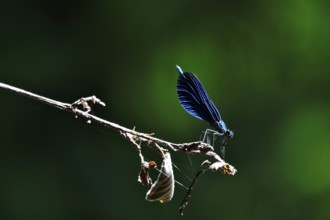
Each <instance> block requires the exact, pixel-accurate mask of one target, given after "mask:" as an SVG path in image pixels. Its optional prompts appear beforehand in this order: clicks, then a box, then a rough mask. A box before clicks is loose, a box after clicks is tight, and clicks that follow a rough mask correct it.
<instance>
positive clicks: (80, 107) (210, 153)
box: [0, 83, 237, 208]
mask: <svg viewBox="0 0 330 220" xmlns="http://www.w3.org/2000/svg"><path fill="white" fill-rule="evenodd" d="M0 88H2V89H5V90H9V91H11V92H15V93H17V94H20V95H22V96H25V97H27V98H31V99H34V100H37V101H40V102H43V103H45V104H47V105H50V106H53V107H56V108H59V109H62V110H65V111H68V112H71V113H72V114H74V115H75V116H76V117H77V116H79V117H82V118H85V119H87V122H88V123H91V122H95V123H98V124H100V125H102V126H105V127H108V128H112V129H114V130H116V131H117V132H119V133H120V134H121V135H122V136H123V137H125V138H126V139H128V140H129V141H130V142H131V143H132V144H133V146H134V147H135V148H136V150H137V151H138V152H139V157H140V159H141V172H140V176H139V181H140V182H141V183H142V184H144V185H146V186H150V185H151V184H152V182H151V179H150V177H149V176H148V169H149V165H150V166H152V165H151V164H152V163H150V162H146V161H144V158H143V155H142V153H141V143H142V142H146V143H148V145H150V146H154V147H156V148H157V149H159V146H162V147H164V148H167V149H170V150H172V151H174V152H177V151H181V152H184V153H193V154H201V155H204V156H206V157H207V158H208V159H209V160H206V161H204V162H203V163H202V165H201V167H202V168H201V169H202V170H203V172H204V171H206V170H212V171H221V172H222V173H223V174H229V175H235V173H236V172H237V171H236V169H235V168H234V167H233V166H232V165H230V164H228V163H226V162H225V161H224V160H223V159H222V158H221V157H220V156H219V155H218V154H217V153H216V152H215V151H214V149H213V147H212V146H211V145H209V144H206V143H204V142H201V141H196V142H190V143H172V142H169V141H165V140H162V139H159V138H156V137H154V136H152V134H147V133H141V132H137V131H135V130H134V129H129V128H126V127H123V126H121V125H118V124H116V123H113V122H110V121H107V120H104V119H102V118H99V117H97V116H95V115H92V114H90V111H91V107H90V106H89V103H93V104H100V105H102V106H105V104H104V103H103V102H102V101H101V100H99V99H98V98H96V97H95V96H91V97H86V98H80V99H79V100H77V101H75V102H74V103H72V104H69V103H64V102H60V101H56V100H53V99H50V98H47V97H44V96H40V95H37V94H34V93H32V92H29V91H26V90H23V89H20V88H17V87H14V86H10V85H7V84H4V83H0ZM162 153H163V152H162ZM211 161H212V162H211ZM141 173H142V174H143V175H141ZM199 174H200V173H199ZM199 174H198V175H197V177H198V176H199ZM140 178H141V179H140ZM189 191H191V189H190V190H189ZM187 194H188V193H187ZM188 196H189V197H190V192H189V195H188ZM187 203H188V198H185V199H184V206H183V208H184V207H185V206H186V205H187Z"/></svg>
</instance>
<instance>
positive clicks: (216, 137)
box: [200, 129, 227, 159]
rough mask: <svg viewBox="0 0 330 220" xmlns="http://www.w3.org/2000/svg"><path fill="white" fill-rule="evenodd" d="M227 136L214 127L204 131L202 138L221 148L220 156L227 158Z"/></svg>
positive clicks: (205, 141) (203, 140)
mask: <svg viewBox="0 0 330 220" xmlns="http://www.w3.org/2000/svg"><path fill="white" fill-rule="evenodd" d="M226 139H227V138H226V137H225V135H224V134H222V133H219V132H217V131H215V130H212V129H206V130H205V131H203V132H202V134H201V138H200V140H201V141H202V142H204V143H207V144H209V145H212V146H213V147H215V148H219V149H220V156H221V158H222V159H225V147H226V144H227V143H226V142H227V141H226Z"/></svg>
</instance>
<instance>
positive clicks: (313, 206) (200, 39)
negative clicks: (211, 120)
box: [0, 0, 330, 220]
mask: <svg viewBox="0 0 330 220" xmlns="http://www.w3.org/2000/svg"><path fill="white" fill-rule="evenodd" d="M0 25H1V26H0V33H1V34H0V39H1V43H0V48H1V50H0V81H1V82H4V83H8V84H11V85H14V86H17V87H20V88H23V89H26V90H29V91H31V92H35V93H37V94H40V95H44V96H47V97H50V98H54V99H57V100H60V101H63V102H73V101H75V100H76V99H78V98H80V97H83V96H88V95H97V97H99V98H101V99H102V100H103V101H104V102H106V104H107V106H106V108H101V107H95V108H94V113H95V114H96V115H98V116H100V117H103V118H105V119H108V120H110V121H113V122H116V123H119V124H121V125H123V126H126V127H129V128H133V127H134V126H136V128H137V130H139V131H142V132H155V133H156V136H157V137H160V138H164V139H166V140H169V141H173V142H188V141H195V140H198V138H199V135H200V133H201V131H202V130H204V129H206V128H209V126H208V125H207V123H205V122H202V121H199V120H197V119H194V118H193V117H191V116H190V115H188V114H187V113H186V112H185V111H184V110H183V109H182V107H181V106H180V104H179V102H178V100H177V96H176V80H177V77H178V73H177V72H176V69H175V64H179V65H181V67H182V68H183V69H184V70H186V71H192V72H194V73H196V74H197V75H198V77H199V78H200V79H201V81H202V82H203V84H204V86H205V87H206V88H207V91H208V93H209V95H210V97H211V98H212V100H213V101H214V103H215V104H216V106H217V107H218V108H219V109H220V112H221V115H222V117H223V118H224V119H225V121H226V123H227V125H228V127H229V128H230V129H232V130H233V131H234V132H235V137H234V139H233V140H232V141H231V142H230V143H229V145H228V147H227V152H226V159H227V161H228V162H230V163H231V164H233V165H234V166H235V167H236V168H237V169H238V173H237V175H235V176H224V175H221V174H218V173H211V172H208V173H206V174H205V175H203V176H202V178H201V179H200V180H199V181H198V184H197V185H196V187H195V188H194V191H193V196H192V199H191V201H190V203H189V206H188V207H187V208H186V210H185V215H184V216H183V217H180V216H179V214H178V207H179V204H180V202H181V199H182V197H183V196H184V194H185V189H184V188H182V187H180V186H178V185H176V193H175V196H174V198H173V201H172V202H171V203H167V204H159V203H155V202H154V203H151V202H147V201H145V200H144V197H145V193H146V191H147V189H146V188H144V187H143V186H141V185H140V184H139V183H137V174H138V172H139V158H138V156H137V153H136V152H135V150H134V149H133V147H132V146H131V145H130V144H129V142H127V141H126V140H124V139H123V138H121V137H120V136H119V135H118V134H117V133H116V132H114V131H112V130H108V129H105V128H102V127H100V126H98V125H94V124H92V125H88V124H86V123H85V121H83V120H76V119H74V117H73V116H72V115H71V114H68V113H67V112H62V111H60V110H58V109H54V108H52V107H49V106H46V105H44V104H42V103H38V102H36V101H33V100H30V99H27V98H24V97H20V96H18V95H16V94H13V93H10V92H7V91H4V90H1V91H0V105H1V108H0V121H1V126H0V143H1V145H0V178H1V180H0V219H1V220H2V219H3V220H16V219H64V220H66V219H133V218H134V219H170V218H171V219H173V218H174V219H202V218H203V219H227V220H228V219H254V220H255V219H330V209H329V206H330V174H329V171H328V169H329V167H330V115H329V113H330V98H329V94H330V86H329V80H330V75H329V71H330V65H329V57H330V43H329V39H330V28H329V27H330V3H329V1H317V0H316V1H312V0H310V1H298V0H287V1H222V0H220V1H219V0H217V1H215V0H209V1H187V0H186V1H174V0H167V1H147V0H146V1H78V0H66V1H65V0H57V1H56V0H49V1H41V0H28V1H18V0H17V1H15V0H14V1H5V2H2V3H1V7H0ZM146 150H147V151H148V149H146ZM149 151H150V150H149ZM173 157H174V159H173V160H174V162H175V163H176V164H178V165H179V166H180V164H183V167H185V166H188V167H189V166H190V163H189V158H187V156H186V155H183V154H176V155H173ZM149 159H154V160H157V161H158V163H159V164H160V156H159V155H157V154H155V155H153V154H152V152H150V158H149ZM190 159H191V160H192V167H193V168H194V169H197V168H198V162H200V161H201V160H202V159H204V158H200V157H199V156H191V157H190ZM193 174H194V170H192V171H191V172H190V173H184V174H182V173H181V172H179V171H177V170H175V175H176V177H177V178H178V179H180V178H181V179H182V181H183V182H184V184H185V185H188V184H189V181H187V179H186V178H185V177H184V176H185V175H188V176H193ZM182 176H183V177H182Z"/></svg>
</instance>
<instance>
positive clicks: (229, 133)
mask: <svg viewBox="0 0 330 220" xmlns="http://www.w3.org/2000/svg"><path fill="white" fill-rule="evenodd" d="M218 131H219V132H220V133H222V134H225V135H226V136H227V137H229V138H230V139H231V138H233V137H234V132H233V131H231V130H229V129H228V128H227V125H226V123H225V122H224V121H222V120H221V121H220V122H219V124H218Z"/></svg>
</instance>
